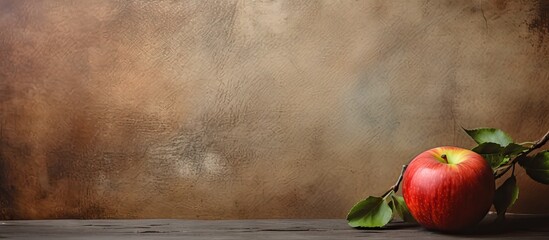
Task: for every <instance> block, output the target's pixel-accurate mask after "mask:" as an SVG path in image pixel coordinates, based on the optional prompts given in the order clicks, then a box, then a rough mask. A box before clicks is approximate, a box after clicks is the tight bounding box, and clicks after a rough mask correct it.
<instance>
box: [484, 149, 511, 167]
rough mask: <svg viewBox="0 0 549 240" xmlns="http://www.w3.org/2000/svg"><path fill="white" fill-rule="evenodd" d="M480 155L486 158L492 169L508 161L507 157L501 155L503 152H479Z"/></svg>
mask: <svg viewBox="0 0 549 240" xmlns="http://www.w3.org/2000/svg"><path fill="white" fill-rule="evenodd" d="M481 155H482V157H484V160H486V161H487V162H488V163H489V164H490V167H492V170H494V169H496V168H498V167H499V166H501V165H503V164H505V163H506V162H508V161H509V158H505V157H503V154H499V153H496V154H481Z"/></svg>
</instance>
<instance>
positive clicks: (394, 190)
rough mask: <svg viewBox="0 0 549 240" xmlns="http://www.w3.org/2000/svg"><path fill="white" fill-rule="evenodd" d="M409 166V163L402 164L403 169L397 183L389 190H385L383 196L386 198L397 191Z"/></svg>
mask: <svg viewBox="0 0 549 240" xmlns="http://www.w3.org/2000/svg"><path fill="white" fill-rule="evenodd" d="M407 167H408V164H404V165H402V170H401V171H400V176H398V179H397V181H396V183H395V185H393V186H391V187H390V188H389V190H387V192H385V193H384V194H383V195H381V197H382V198H386V197H387V196H389V194H390V193H391V192H397V191H398V187H399V186H400V182H402V178H403V177H404V172H405V171H406V168H407Z"/></svg>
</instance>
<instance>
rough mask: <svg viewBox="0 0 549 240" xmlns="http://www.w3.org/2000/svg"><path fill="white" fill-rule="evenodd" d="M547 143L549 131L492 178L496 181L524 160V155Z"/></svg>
mask: <svg viewBox="0 0 549 240" xmlns="http://www.w3.org/2000/svg"><path fill="white" fill-rule="evenodd" d="M547 141H549V131H547V133H545V135H543V137H542V138H540V139H539V140H537V141H535V142H534V144H533V145H532V146H531V147H530V148H528V150H526V151H524V152H522V153H520V154H519V155H518V156H517V157H515V158H514V159H513V161H511V163H510V164H509V165H508V166H507V167H506V168H505V169H504V170H503V172H500V173H498V174H495V176H494V178H495V179H498V178H500V177H502V176H503V175H505V173H507V171H509V169H511V167H513V166H515V163H517V162H518V161H519V160H520V159H522V158H524V157H525V156H526V155H528V154H529V153H531V152H532V151H534V150H536V149H538V148H540V147H542V146H543V145H545V144H546V143H547Z"/></svg>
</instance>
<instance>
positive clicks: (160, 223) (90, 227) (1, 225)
mask: <svg viewBox="0 0 549 240" xmlns="http://www.w3.org/2000/svg"><path fill="white" fill-rule="evenodd" d="M493 220H494V217H493V216H490V217H488V218H487V219H485V221H484V222H483V223H481V224H480V225H479V226H478V227H477V228H475V229H472V230H470V231H469V232H467V233H462V234H459V235H457V236H456V235H455V234H454V235H451V234H444V233H437V232H431V231H427V230H425V229H423V228H421V227H419V226H417V225H412V224H406V223H399V222H395V223H391V224H390V225H389V226H388V227H387V229H353V228H350V227H349V226H347V224H346V222H345V221H344V220H342V219H309V220H215V221H214V220H166V219H162V220H150V219H149V220H30V221H29V220H18V221H4V222H0V238H2V239H25V240H33V239H40V240H47V239H83V240H84V239H113V240H123V239H132V240H139V239H262V240H268V239H366V238H368V239H387V238H397V239H399V238H400V239H403V238H408V239H450V238H456V237H467V238H473V239H474V238H482V239H485V238H488V239H517V238H520V239H547V237H548V236H549V215H544V216H532V215H512V216H509V217H508V220H507V222H506V223H505V224H503V225H501V226H497V225H495V224H494V223H493Z"/></svg>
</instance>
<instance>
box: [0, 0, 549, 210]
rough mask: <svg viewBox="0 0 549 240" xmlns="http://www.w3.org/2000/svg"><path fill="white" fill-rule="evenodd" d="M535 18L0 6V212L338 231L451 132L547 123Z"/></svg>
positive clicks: (292, 7) (391, 7)
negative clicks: (236, 221)
mask: <svg viewBox="0 0 549 240" xmlns="http://www.w3.org/2000/svg"><path fill="white" fill-rule="evenodd" d="M548 5H549V1H545V0H540V1H502V0H499V1H493V0H490V1H382V0H378V1H373V0H372V1H350V0H349V1H335V0H325V1H252V0H245V1H228V0H227V1H199V0H196V1H106V0H105V1H102V0H98V1H87V0H80V1H78V0H74V1H68V0H67V1H31V0H25V1H17V0H4V1H0V124H1V125H0V126H1V128H0V130H1V131H0V173H1V174H0V217H1V218H4V219H12V218H25V219H26V218H201V219H202V218H204V219H206V218H207V219H212V218H215V219H217V218H342V217H344V216H345V214H346V213H347V210H348V209H349V208H350V207H351V206H352V205H353V204H354V203H355V202H356V201H358V200H360V199H361V198H363V197H365V196H367V195H379V194H381V193H382V192H384V191H385V189H387V188H388V187H389V186H390V185H391V184H392V183H393V182H394V180H395V179H396V177H397V176H398V173H399V171H400V165H401V164H403V163H406V162H407V161H408V160H410V159H411V158H412V157H414V156H415V155H416V154H418V153H420V152H422V151H423V150H426V149H428V148H431V147H435V146H439V145H457V146H462V147H471V146H473V142H472V141H470V140H469V139H467V137H466V136H465V134H464V133H462V131H461V129H460V126H463V127H467V128H473V127H482V126H490V127H498V128H502V129H504V130H506V131H507V132H509V133H510V134H511V135H512V136H514V137H515V138H516V139H517V140H518V141H526V140H535V139H537V138H538V137H540V136H541V135H542V134H543V133H545V132H546V131H547V130H549V120H548V119H549V98H548V92H549V58H548V53H549V47H548V44H549V7H548ZM519 175H520V178H519V182H520V187H521V193H520V197H519V200H518V202H517V205H516V207H515V208H513V210H512V211H515V212H530V213H540V212H544V213H549V201H547V199H549V186H547V185H541V184H538V183H535V182H533V181H532V180H530V179H528V178H527V177H526V176H525V175H524V173H523V172H522V171H519Z"/></svg>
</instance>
